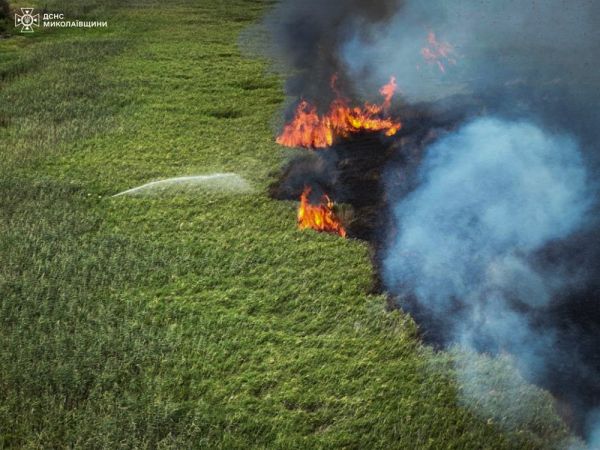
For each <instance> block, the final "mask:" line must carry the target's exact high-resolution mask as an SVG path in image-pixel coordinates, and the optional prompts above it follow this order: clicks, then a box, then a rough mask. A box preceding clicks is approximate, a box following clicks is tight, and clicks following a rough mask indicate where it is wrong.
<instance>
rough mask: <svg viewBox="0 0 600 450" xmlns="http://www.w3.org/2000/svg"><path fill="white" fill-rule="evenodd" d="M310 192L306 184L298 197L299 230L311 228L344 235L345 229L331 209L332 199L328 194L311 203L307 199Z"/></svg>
mask: <svg viewBox="0 0 600 450" xmlns="http://www.w3.org/2000/svg"><path fill="white" fill-rule="evenodd" d="M310 192H311V188H310V187H308V186H307V187H305V188H304V192H302V196H301V197H300V207H299V208H298V227H299V228H300V229H301V230H302V229H305V228H312V229H313V230H317V231H326V232H329V233H337V234H339V235H340V236H342V237H346V230H345V228H344V227H343V226H342V223H341V222H340V219H339V218H338V217H337V216H336V214H335V212H334V210H333V201H332V200H331V199H330V198H329V196H327V195H323V197H322V198H321V203H320V204H318V205H313V204H311V203H310V201H309V195H310Z"/></svg>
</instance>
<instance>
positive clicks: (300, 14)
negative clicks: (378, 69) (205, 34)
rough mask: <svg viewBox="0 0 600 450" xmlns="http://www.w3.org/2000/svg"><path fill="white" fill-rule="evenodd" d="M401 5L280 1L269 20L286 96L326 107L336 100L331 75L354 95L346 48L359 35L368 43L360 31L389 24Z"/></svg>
mask: <svg viewBox="0 0 600 450" xmlns="http://www.w3.org/2000/svg"><path fill="white" fill-rule="evenodd" d="M401 3H402V1H401V0H334V1H326V2H323V1H320V0H303V1H300V2H299V1H297V0H283V1H281V2H280V3H279V4H278V5H277V6H276V8H275V9H274V10H273V12H272V13H271V14H270V15H269V16H268V17H267V18H266V21H265V22H266V26H267V28H268V29H269V32H270V34H271V48H270V49H269V51H270V56H272V57H274V58H275V59H276V60H277V61H278V62H279V63H280V64H282V65H283V67H284V70H285V71H286V75H288V77H287V80H286V86H285V87H286V92H287V93H288V95H290V96H292V97H295V98H300V97H302V98H305V99H307V100H309V101H310V102H311V103H313V104H315V105H317V106H318V107H319V108H327V107H328V105H329V103H330V101H331V99H332V98H333V92H332V89H331V85H330V83H331V77H332V76H333V75H334V74H337V75H338V76H339V78H338V81H337V89H338V91H342V92H344V93H345V94H347V95H348V96H350V97H353V95H352V94H353V88H354V87H355V86H353V85H351V84H349V80H347V79H346V78H345V74H346V69H345V63H344V60H343V56H342V53H341V50H342V48H343V46H344V45H345V43H346V42H347V41H348V40H349V39H352V38H353V37H355V36H360V37H361V38H362V39H365V40H368V36H367V35H364V36H363V35H362V34H361V30H365V31H366V30H367V28H368V27H366V26H365V25H373V26H376V25H377V26H378V25H381V24H383V23H385V22H386V21H387V20H389V19H390V18H391V17H393V14H394V12H395V11H397V10H398V8H399V5H400V4H401ZM357 33H358V34H357ZM365 42H366V41H365ZM387 80H389V74H388V76H387V78H386V81H387ZM382 84H383V83H382ZM375 92H377V90H376V91H375Z"/></svg>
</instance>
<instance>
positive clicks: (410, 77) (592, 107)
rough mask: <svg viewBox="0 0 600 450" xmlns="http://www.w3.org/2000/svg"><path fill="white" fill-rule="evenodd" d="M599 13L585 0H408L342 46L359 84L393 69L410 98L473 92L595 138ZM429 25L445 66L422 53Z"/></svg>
mask: <svg viewBox="0 0 600 450" xmlns="http://www.w3.org/2000/svg"><path fill="white" fill-rule="evenodd" d="M599 21H600V3H598V2H595V1H593V0H579V1H574V2H567V1H564V0H546V1H544V2H537V1H533V0H529V1H522V0H465V1H461V2H450V1H446V0H429V1H418V0H411V1H406V2H405V3H404V5H403V7H402V8H399V9H398V10H397V11H396V13H395V14H394V15H393V17H392V18H390V19H389V20H387V21H385V23H382V24H377V25H375V26H373V25H371V24H368V23H364V24H363V27H361V28H360V29H359V31H357V32H355V33H354V34H353V35H352V36H351V37H350V38H349V39H347V40H345V41H344V44H343V45H342V46H341V55H342V60H343V64H344V66H345V69H346V72H345V73H346V75H347V77H348V78H349V79H351V80H353V82H354V83H355V84H360V85H362V86H364V87H365V88H366V89H369V90H372V89H375V88H376V86H378V85H380V84H381V81H382V80H385V79H386V77H389V75H390V73H391V74H394V75H395V76H396V77H397V79H398V85H399V86H400V88H401V90H402V92H403V94H404V95H405V97H406V98H407V99H408V100H410V101H423V100H427V101H429V100H435V99H439V98H443V97H446V96H449V95H453V94H469V95H477V96H481V97H482V98H483V99H485V103H486V107H487V108H488V111H491V112H501V113H502V114H503V115H505V116H506V115H511V116H513V117H527V116H531V115H534V116H535V117H536V118H538V119H543V120H544V121H545V122H547V123H548V124H549V125H551V126H553V127H558V128H562V129H563V130H566V131H568V132H571V133H574V134H576V135H578V136H580V137H581V138H585V139H587V140H588V141H587V142H586V143H588V144H589V143H590V142H593V143H597V142H598V139H599V138H600V135H599V134H598V133H599V132H598V127H597V123H598V120H599V119H600V115H599V113H598V110H597V108H596V105H597V104H598V101H599V100H600V89H598V88H599V86H598V85H599V83H598V81H599V80H598V75H597V71H596V70H595V69H594V67H595V66H596V65H597V63H598V61H599V59H600V46H599V45H598V44H599V43H600V28H598V26H597V24H598V23H599ZM429 32H434V33H435V35H436V38H437V40H438V41H439V42H441V43H448V44H449V45H450V46H451V50H450V55H449V57H448V58H444V57H440V58H439V59H440V61H442V62H443V63H444V65H445V72H444V73H442V72H441V71H440V70H438V67H437V65H436V64H431V62H430V63H429V64H428V62H427V61H424V59H423V55H422V50H423V49H424V48H428V47H430V44H429V43H428V41H427V37H428V33H429ZM451 60H452V61H451Z"/></svg>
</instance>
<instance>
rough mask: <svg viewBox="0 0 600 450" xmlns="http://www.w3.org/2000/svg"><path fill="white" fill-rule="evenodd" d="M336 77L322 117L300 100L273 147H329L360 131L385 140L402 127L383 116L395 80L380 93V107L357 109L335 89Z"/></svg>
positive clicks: (369, 105)
mask: <svg viewBox="0 0 600 450" xmlns="http://www.w3.org/2000/svg"><path fill="white" fill-rule="evenodd" d="M335 80H336V77H335V75H334V77H333V78H332V88H333V89H334V91H335V92H336V94H337V98H336V99H335V100H334V101H333V102H332V103H331V105H330V106H329V111H328V112H327V114H325V115H319V113H318V112H317V108H315V107H314V106H313V105H311V104H310V103H308V102H307V101H305V100H302V101H301V102H300V104H299V105H298V107H297V108H296V115H295V116H294V118H293V119H292V120H291V121H290V122H289V123H288V124H286V125H285V127H284V128H283V132H282V133H281V134H280V135H279V136H278V137H277V143H278V144H280V145H283V146H286V147H305V148H325V147H330V146H331V145H332V144H333V142H334V140H335V139H336V138H338V137H346V136H348V135H350V134H352V133H358V132H360V131H373V132H379V131H383V132H385V134H386V136H393V135H395V134H396V133H397V132H398V130H400V128H401V127H402V124H401V123H400V122H397V121H394V120H393V119H391V118H390V117H389V116H387V112H388V110H389V108H390V105H391V101H392V97H393V96H394V93H395V92H396V88H397V85H396V79H395V78H393V77H392V78H391V79H390V82H389V83H388V84H386V85H385V86H383V87H382V88H381V89H380V91H379V92H380V94H381V95H382V96H383V97H384V101H383V103H382V104H381V105H376V104H373V103H369V102H365V104H364V106H363V107H362V108H361V107H358V106H356V107H350V106H348V102H347V101H346V100H345V99H344V98H342V97H341V96H340V95H339V93H337V90H336V89H335Z"/></svg>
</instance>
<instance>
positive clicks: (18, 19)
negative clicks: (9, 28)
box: [15, 8, 40, 33]
mask: <svg viewBox="0 0 600 450" xmlns="http://www.w3.org/2000/svg"><path fill="white" fill-rule="evenodd" d="M34 26H36V27H39V26H40V15H39V14H35V15H34V14H33V8H21V14H15V27H17V28H19V27H20V28H21V33H33V27H34Z"/></svg>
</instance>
